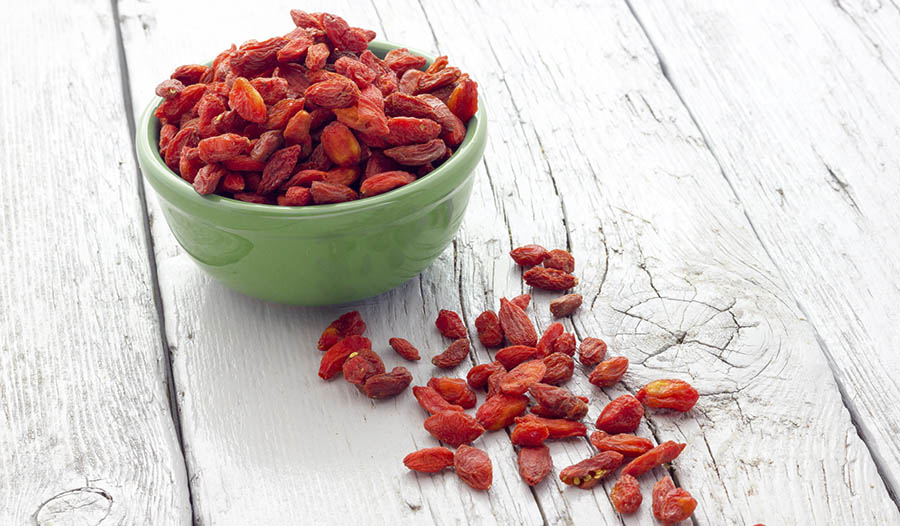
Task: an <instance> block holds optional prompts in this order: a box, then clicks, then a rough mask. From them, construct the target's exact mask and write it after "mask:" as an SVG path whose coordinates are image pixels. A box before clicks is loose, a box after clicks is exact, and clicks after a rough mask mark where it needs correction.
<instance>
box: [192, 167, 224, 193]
mask: <svg viewBox="0 0 900 526" xmlns="http://www.w3.org/2000/svg"><path fill="white" fill-rule="evenodd" d="M227 174H228V170H226V169H225V168H223V167H222V166H221V165H218V164H207V165H206V166H204V167H203V168H200V170H198V171H197V175H196V176H195V177H194V183H193V186H194V190H196V191H197V193H198V194H200V195H208V194H211V193H213V192H214V191H215V190H216V187H217V186H219V181H220V180H221V179H222V178H223V177H225V176H226V175H227Z"/></svg>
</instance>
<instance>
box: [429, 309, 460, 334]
mask: <svg viewBox="0 0 900 526" xmlns="http://www.w3.org/2000/svg"><path fill="white" fill-rule="evenodd" d="M434 325H435V327H437V329H438V331H440V333H441V334H443V335H444V337H445V338H450V339H451V340H458V339H460V338H465V337H466V336H468V332H467V331H466V326H465V325H464V324H463V321H462V318H460V317H459V314H457V313H455V312H453V311H452V310H446V309H441V311H440V312H438V316H437V319H436V320H434Z"/></svg>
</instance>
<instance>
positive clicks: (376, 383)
mask: <svg viewBox="0 0 900 526" xmlns="http://www.w3.org/2000/svg"><path fill="white" fill-rule="evenodd" d="M410 383H412V374H410V372H409V371H408V370H406V367H394V368H393V369H391V370H390V372H387V373H379V374H375V375H372V376H370V377H369V379H368V380H366V387H365V393H366V396H368V397H369V398H372V399H376V400H378V399H382V398H390V397H392V396H397V395H398V394H400V393H402V392H403V390H404V389H406V388H407V387H408V386H409V384H410Z"/></svg>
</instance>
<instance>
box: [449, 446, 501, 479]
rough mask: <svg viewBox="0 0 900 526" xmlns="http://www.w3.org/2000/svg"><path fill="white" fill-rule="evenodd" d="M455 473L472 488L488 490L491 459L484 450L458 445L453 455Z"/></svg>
mask: <svg viewBox="0 0 900 526" xmlns="http://www.w3.org/2000/svg"><path fill="white" fill-rule="evenodd" d="M453 469H454V470H455V471H456V475H457V476H458V477H459V478H460V479H462V481H463V482H465V483H466V484H468V485H469V486H470V487H472V488H473V489H477V490H488V489H490V488H491V480H492V477H493V474H492V467H491V459H490V457H488V454H487V453H485V452H484V451H482V450H480V449H478V448H474V447H471V446H465V445H464V446H460V447H459V448H458V449H457V450H456V454H455V455H454V456H453Z"/></svg>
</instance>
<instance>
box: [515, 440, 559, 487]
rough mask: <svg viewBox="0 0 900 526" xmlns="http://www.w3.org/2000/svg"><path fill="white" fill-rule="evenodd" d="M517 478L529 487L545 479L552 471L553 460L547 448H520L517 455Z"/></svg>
mask: <svg viewBox="0 0 900 526" xmlns="http://www.w3.org/2000/svg"><path fill="white" fill-rule="evenodd" d="M517 460H518V464H519V476H521V477H522V480H524V481H525V483H526V484H528V485H529V486H535V485H537V484H538V483H539V482H540V481H542V480H544V479H545V478H547V475H549V474H550V472H551V471H552V470H553V459H552V458H551V457H550V448H548V447H547V446H543V445H542V446H538V447H522V448H520V449H519V455H518V458H517Z"/></svg>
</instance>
